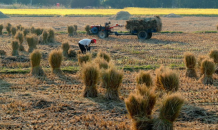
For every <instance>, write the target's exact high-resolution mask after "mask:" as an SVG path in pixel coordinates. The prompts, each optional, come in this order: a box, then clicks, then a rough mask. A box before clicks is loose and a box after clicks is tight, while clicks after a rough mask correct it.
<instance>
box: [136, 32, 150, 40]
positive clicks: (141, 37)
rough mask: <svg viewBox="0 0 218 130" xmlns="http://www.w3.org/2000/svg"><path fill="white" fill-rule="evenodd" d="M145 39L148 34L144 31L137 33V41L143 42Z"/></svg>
mask: <svg viewBox="0 0 218 130" xmlns="http://www.w3.org/2000/svg"><path fill="white" fill-rule="evenodd" d="M147 37H148V33H147V32H146V31H140V32H139V33H138V39H142V40H145V39H147Z"/></svg>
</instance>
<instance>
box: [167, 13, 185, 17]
mask: <svg viewBox="0 0 218 130" xmlns="http://www.w3.org/2000/svg"><path fill="white" fill-rule="evenodd" d="M164 17H168V18H180V17H181V16H180V15H177V14H174V13H170V14H168V15H164Z"/></svg>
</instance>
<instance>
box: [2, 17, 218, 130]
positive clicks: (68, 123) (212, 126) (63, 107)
mask: <svg viewBox="0 0 218 130" xmlns="http://www.w3.org/2000/svg"><path fill="white" fill-rule="evenodd" d="M107 21H108V18H107V17H100V18H98V17H82V18H80V17H69V18H68V17H49V18H46V17H43V18H41V17H38V18H36V17H11V18H9V19H1V22H0V23H3V24H4V25H5V24H6V23H8V22H10V23H11V24H12V25H18V24H21V25H23V26H28V27H30V26H35V27H42V28H49V27H52V28H54V29H55V31H56V43H49V44H47V45H42V44H39V45H38V46H37V47H38V49H39V50H40V51H41V52H42V57H43V59H42V62H41V65H42V66H43V69H44V70H45V71H46V76H45V77H38V78H36V77H32V76H30V75H29V73H28V72H29V69H30V63H29V53H28V52H19V53H20V56H18V57H16V58H14V57H11V56H10V53H11V47H10V42H11V40H12V37H11V36H8V35H7V34H4V35H3V36H0V49H1V50H5V51H6V52H7V56H1V57H0V61H1V64H0V65H1V70H0V117H1V118H0V129H20V128H22V129H26V130H28V129H35V128H36V129H40V128H41V129H61V128H62V129H82V130H84V129H93V130H94V129H95V130H96V129H99V130H102V129H117V130H122V129H131V120H130V118H129V117H128V113H127V110H126V107H125V103H124V99H125V98H127V97H128V95H129V93H130V92H133V91H134V90H135V87H136V81H135V76H136V74H137V72H138V70H139V69H149V70H150V72H151V74H152V77H153V79H154V78H155V75H156V74H155V71H154V69H155V68H157V67H159V66H160V65H161V64H163V65H166V66H168V67H170V68H172V69H174V70H175V71H177V72H178V74H179V77H180V88H179V92H180V93H181V94H182V96H183V97H184V98H185V99H186V103H185V105H184V106H183V108H182V111H181V114H180V116H179V118H178V119H177V120H176V122H175V123H174V126H175V129H176V130H184V129H185V130H191V129H192V130H200V129H201V130H218V125H217V124H218V75H216V74H214V75H213V78H214V84H213V85H209V86H207V85H203V84H202V83H201V82H199V81H198V79H199V78H200V71H199V68H196V70H197V72H198V79H189V78H186V77H185V66H184V63H183V53H184V52H186V51H190V52H192V53H194V54H195V56H196V57H198V56H200V55H208V53H209V51H210V50H211V49H217V46H218V34H217V33H196V32H197V31H216V25H217V21H218V17H182V18H165V17H163V18H162V22H163V30H162V31H163V32H166V31H170V32H175V33H155V34H154V35H153V37H152V39H150V40H146V41H140V40H138V39H137V37H136V36H118V37H117V36H110V37H109V38H107V39H98V38H97V36H87V35H85V34H78V35H76V36H74V37H68V35H67V34H66V29H67V28H66V27H67V25H70V24H76V25H78V27H79V28H78V30H79V31H84V26H85V25H87V24H89V25H91V24H102V25H103V24H104V23H105V22H107ZM110 21H111V23H112V24H115V23H119V24H125V21H123V20H119V21H116V20H110ZM117 30H122V31H125V30H124V29H119V28H118V29H117ZM4 31H5V30H4ZM178 32H183V33H178ZM93 37H95V38H97V44H95V45H94V46H93V50H92V52H93V51H95V52H96V51H98V50H105V51H107V52H108V53H110V55H111V57H112V60H113V62H114V63H115V64H116V66H118V67H119V68H123V69H124V71H125V72H124V79H123V82H122V87H121V90H120V98H121V101H108V100H106V99H104V93H105V89H104V88H101V87H100V86H99V87H98V92H99V96H98V97H97V98H83V97H82V96H81V93H82V89H83V84H82V81H81V79H80V71H79V69H80V68H79V65H78V62H77V59H76V58H72V59H70V58H66V59H64V60H63V62H62V69H66V70H67V71H66V72H65V73H64V75H63V76H55V75H52V74H51V71H50V66H49V63H48V54H49V52H50V51H51V50H53V49H56V48H60V45H61V42H63V41H65V40H68V41H69V44H70V46H71V48H73V49H75V50H78V46H77V43H78V41H79V40H80V39H83V38H93ZM24 47H25V49H26V50H27V49H28V46H27V43H24ZM70 70H72V71H70ZM160 102H161V99H158V103H157V105H156V106H155V110H156V111H154V116H157V114H158V108H159V106H160Z"/></svg>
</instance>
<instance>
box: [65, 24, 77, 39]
mask: <svg viewBox="0 0 218 130" xmlns="http://www.w3.org/2000/svg"><path fill="white" fill-rule="evenodd" d="M74 31H75V28H74V26H73V25H68V26H67V32H68V36H70V37H72V36H73V34H74Z"/></svg>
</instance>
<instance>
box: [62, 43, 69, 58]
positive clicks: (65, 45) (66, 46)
mask: <svg viewBox="0 0 218 130" xmlns="http://www.w3.org/2000/svg"><path fill="white" fill-rule="evenodd" d="M61 48H62V51H63V56H65V57H68V50H69V49H70V45H69V43H68V42H63V43H62V44H61Z"/></svg>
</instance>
